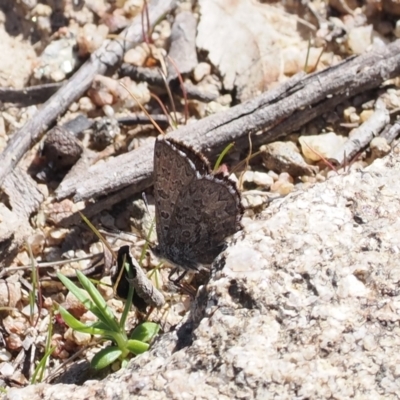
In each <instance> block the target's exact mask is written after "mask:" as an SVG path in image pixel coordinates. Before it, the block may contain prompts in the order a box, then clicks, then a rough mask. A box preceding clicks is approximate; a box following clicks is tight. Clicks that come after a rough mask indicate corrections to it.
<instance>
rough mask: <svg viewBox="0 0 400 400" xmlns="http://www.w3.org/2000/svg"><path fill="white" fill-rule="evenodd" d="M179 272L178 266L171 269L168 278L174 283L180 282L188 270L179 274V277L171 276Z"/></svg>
mask: <svg viewBox="0 0 400 400" xmlns="http://www.w3.org/2000/svg"><path fill="white" fill-rule="evenodd" d="M177 272H178V268H173V269H172V270H171V272H170V273H169V275H168V280H169V281H170V282H172V283H174V284H175V285H177V284H179V282H180V281H181V280H182V279H183V278H184V277H185V275H186V274H187V271H183V273H182V274H180V275H178V277H177V278H176V279H171V277H172V276H173V275H174V274H175V273H177Z"/></svg>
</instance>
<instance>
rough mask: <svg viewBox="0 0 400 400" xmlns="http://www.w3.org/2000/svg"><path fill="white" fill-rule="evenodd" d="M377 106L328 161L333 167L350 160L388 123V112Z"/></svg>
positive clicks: (382, 106) (383, 107)
mask: <svg viewBox="0 0 400 400" xmlns="http://www.w3.org/2000/svg"><path fill="white" fill-rule="evenodd" d="M378 103H382V104H381V106H378V107H377V109H376V111H375V112H374V113H373V114H372V115H371V117H370V118H368V120H367V121H365V122H364V123H363V124H362V125H361V126H360V127H358V128H357V129H354V131H353V132H352V134H351V136H350V138H349V140H348V141H347V142H345V143H344V144H343V146H342V148H341V149H339V150H338V151H337V153H336V155H335V156H334V157H332V158H331V159H329V161H330V162H331V163H333V164H334V165H336V166H338V165H343V164H344V163H345V162H349V161H351V160H352V158H353V157H354V156H355V155H356V154H357V153H359V152H360V151H362V150H363V149H364V148H365V147H366V146H368V144H369V143H370V142H371V140H372V139H373V138H374V137H376V136H378V135H379V133H380V132H381V130H382V129H383V128H384V127H385V126H386V125H387V124H388V123H389V121H390V117H389V111H388V110H387V109H386V107H385V106H384V105H383V102H378Z"/></svg>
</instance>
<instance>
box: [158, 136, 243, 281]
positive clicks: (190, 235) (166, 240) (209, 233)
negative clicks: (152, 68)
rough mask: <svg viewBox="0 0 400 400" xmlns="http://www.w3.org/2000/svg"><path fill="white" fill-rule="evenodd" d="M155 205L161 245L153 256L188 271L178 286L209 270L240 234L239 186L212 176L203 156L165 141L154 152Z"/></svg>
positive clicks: (218, 176) (190, 149) (220, 174)
mask: <svg viewBox="0 0 400 400" xmlns="http://www.w3.org/2000/svg"><path fill="white" fill-rule="evenodd" d="M154 199H155V210H156V231H157V239H158V244H157V245H156V246H154V247H153V248H152V250H153V253H154V254H155V255H156V256H157V257H159V258H161V259H163V260H166V261H168V262H169V263H170V264H172V265H173V266H174V267H175V269H176V268H179V269H182V270H184V273H183V274H182V275H181V276H180V277H179V278H178V279H177V280H176V281H179V280H180V279H182V277H183V276H184V275H185V274H186V272H187V271H198V270H199V269H200V268H202V267H204V266H205V265H209V264H211V263H212V262H213V260H214V259H215V258H216V257H217V256H218V255H219V253H220V252H221V251H222V250H223V249H224V248H225V239H226V238H227V237H229V236H231V235H233V234H234V233H236V232H237V231H239V230H240V229H241V224H240V220H241V218H242V215H243V206H242V204H241V198H240V193H239V191H238V189H237V187H236V184H235V182H233V181H231V180H230V179H228V178H227V177H225V176H224V175H223V174H222V173H216V174H215V173H213V172H212V170H211V168H210V164H209V162H208V160H207V159H206V158H205V157H204V156H203V155H202V154H201V153H198V152H196V151H195V150H194V149H193V148H191V147H189V146H186V145H184V144H183V143H181V142H178V141H176V140H173V139H170V138H165V137H162V136H161V137H159V138H157V140H156V143H155V146H154ZM175 269H174V270H173V271H171V274H170V277H171V275H172V274H173V273H174V272H175Z"/></svg>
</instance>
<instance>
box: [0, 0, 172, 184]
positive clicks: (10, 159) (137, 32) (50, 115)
mask: <svg viewBox="0 0 400 400" xmlns="http://www.w3.org/2000/svg"><path fill="white" fill-rule="evenodd" d="M174 7H175V0H153V1H152V2H150V3H149V4H148V9H149V21H150V26H149V27H148V28H149V29H151V28H152V27H153V26H154V25H155V24H156V23H157V21H158V20H159V19H160V18H161V17H162V16H164V15H165V14H166V13H168V12H170V11H171V10H172V9H173V8H174ZM142 36H143V22H142V19H141V16H140V15H139V16H138V17H136V18H135V19H134V20H133V22H132V24H131V25H130V26H129V27H128V28H126V29H125V30H124V31H122V33H121V34H120V35H119V37H118V39H116V40H106V41H105V43H104V44H103V46H102V47H100V49H98V50H97V51H96V52H95V53H93V54H92V55H91V57H90V59H89V60H88V61H86V63H85V64H84V65H83V66H82V67H81V68H80V69H79V70H78V71H77V72H76V73H75V74H74V75H73V76H72V78H71V79H70V80H68V82H67V83H66V84H65V85H63V86H62V87H61V88H60V89H59V90H58V91H57V93H55V94H54V95H53V96H52V97H51V98H50V99H49V100H47V101H46V103H45V104H44V106H43V108H42V109H40V110H39V111H38V112H37V114H36V115H35V116H34V117H33V118H32V119H31V120H29V121H28V122H27V123H26V124H25V125H24V126H23V127H22V128H21V129H20V130H19V131H17V132H16V133H15V134H14V135H13V137H12V138H11V139H10V141H9V142H8V145H7V147H6V149H5V150H4V151H3V153H2V154H1V155H0V164H1V166H2V168H1V170H0V182H1V183H2V182H3V181H4V178H5V177H6V176H7V175H8V174H9V173H10V171H11V170H12V169H13V168H14V167H15V165H16V164H17V163H18V162H19V161H20V159H21V157H22V156H23V155H24V154H25V152H26V151H27V150H28V149H29V148H30V147H31V146H32V145H33V144H34V143H36V142H37V141H38V140H39V139H40V137H41V135H42V133H43V132H44V131H46V129H48V128H49V127H50V126H51V125H52V124H53V123H54V121H55V119H56V118H57V117H58V116H59V115H60V114H62V113H64V112H65V111H66V110H67V109H68V107H69V106H70V104H71V103H72V102H73V101H75V100H76V99H77V98H79V97H80V96H81V95H82V94H83V93H84V92H85V91H86V90H87V89H88V88H89V87H90V85H91V84H92V81H93V79H94V77H95V75H97V74H104V73H105V72H106V71H107V69H108V68H110V67H112V66H115V65H116V64H119V63H120V62H121V60H122V57H123V54H124V52H125V51H126V50H128V49H130V48H132V47H134V46H136V45H137V44H138V43H140V42H141V41H142Z"/></svg>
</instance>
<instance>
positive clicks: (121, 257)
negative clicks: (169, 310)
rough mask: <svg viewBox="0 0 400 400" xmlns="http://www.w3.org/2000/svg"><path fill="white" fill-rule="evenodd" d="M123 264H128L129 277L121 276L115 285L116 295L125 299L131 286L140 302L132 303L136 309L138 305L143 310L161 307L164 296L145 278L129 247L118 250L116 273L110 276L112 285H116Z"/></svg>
mask: <svg viewBox="0 0 400 400" xmlns="http://www.w3.org/2000/svg"><path fill="white" fill-rule="evenodd" d="M124 262H125V263H128V264H129V269H130V273H131V277H128V274H126V273H123V274H122V277H121V280H120V281H119V283H118V285H117V293H118V295H119V296H120V297H123V298H126V296H127V293H128V286H129V285H132V286H133V287H134V289H135V294H136V296H138V297H139V298H140V300H141V301H139V302H135V301H134V304H135V305H136V306H137V307H138V306H139V305H140V308H142V309H145V308H146V306H150V307H162V306H163V305H164V303H165V299H164V296H163V295H162V293H161V292H160V291H158V290H157V289H156V288H155V287H154V285H153V283H152V282H151V281H150V279H149V278H147V276H146V274H145V273H144V272H143V270H142V268H141V267H140V265H139V263H138V262H137V261H136V259H135V257H133V255H132V253H131V251H130V247H129V246H122V247H121V248H120V249H119V250H118V261H117V268H116V272H115V273H114V274H113V276H112V281H113V284H115V283H116V279H117V275H119V273H118V271H120V270H121V268H125V266H124ZM125 271H126V270H125ZM137 300H139V299H137ZM143 311H144V310H143Z"/></svg>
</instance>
